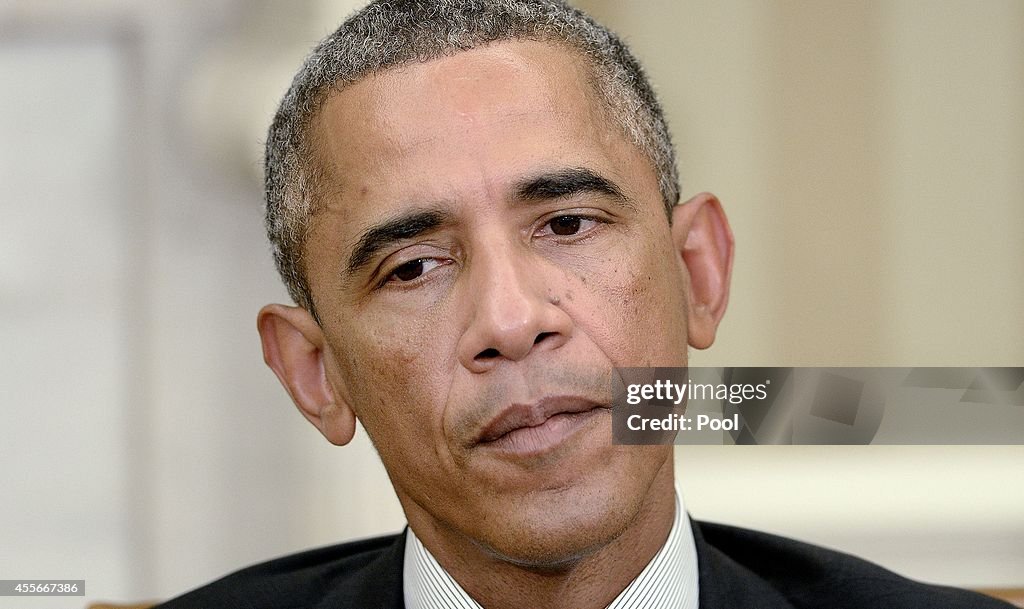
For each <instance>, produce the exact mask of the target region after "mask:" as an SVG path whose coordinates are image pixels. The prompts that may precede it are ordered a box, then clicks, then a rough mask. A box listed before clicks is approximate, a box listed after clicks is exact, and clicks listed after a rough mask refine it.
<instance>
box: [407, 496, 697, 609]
mask: <svg viewBox="0 0 1024 609" xmlns="http://www.w3.org/2000/svg"><path fill="white" fill-rule="evenodd" d="M402 575H403V577H402V581H403V584H402V586H403V594H404V596H405V606H406V609H482V608H481V607H480V605H479V604H478V603H477V602H476V601H475V600H473V598H472V597H470V596H469V594H467V593H466V591H465V590H463V589H462V586H460V585H459V584H458V582H456V581H455V579H454V578H452V576H451V575H449V574H448V572H447V571H445V570H444V568H443V567H441V565H440V564H438V562H437V560H436V559H435V558H434V556H433V555H432V554H431V553H430V551H429V550H427V548H426V547H424V546H423V543H422V542H420V540H419V539H418V538H417V537H416V535H415V534H414V533H413V532H412V529H411V528H410V529H408V531H407V532H406V543H405V564H404V568H403V574H402ZM698 581H699V579H698V575H697V547H696V545H695V544H694V541H693V531H692V530H691V529H690V519H689V518H688V517H687V516H686V510H685V509H683V500H682V497H681V495H680V494H679V489H678V488H677V489H676V514H675V519H674V520H673V522H672V529H671V530H670V531H669V534H668V539H666V540H665V544H664V545H663V546H662V547H661V549H660V550H658V552H657V554H655V555H654V558H652V559H651V561H650V562H649V563H647V566H645V567H644V569H643V571H641V572H640V575H637V576H636V579H634V580H633V581H632V582H630V584H629V585H628V586H626V589H625V590H623V591H622V592H621V593H620V594H619V595H618V596H617V597H615V600H613V601H612V602H611V604H610V605H608V608H607V609H641V608H642V609H698V607H697V599H698Z"/></svg>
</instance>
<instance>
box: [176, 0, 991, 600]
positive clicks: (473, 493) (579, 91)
mask: <svg viewBox="0 0 1024 609" xmlns="http://www.w3.org/2000/svg"><path fill="white" fill-rule="evenodd" d="M265 171H266V174H265V184H266V199H267V208H266V222H267V229H268V233H269V237H270V240H271V242H272V244H273V252H274V258H275V261H276V263H277V268H278V270H279V272H280V274H281V276H282V278H283V279H284V281H285V283H286V285H287V288H288V291H289V294H290V295H291V296H292V298H293V299H294V301H295V302H296V303H297V306H288V305H276V304H275V305H268V306H267V307H265V308H264V309H263V310H262V311H261V312H260V315H259V321H258V327H259V332H260V336H261V338H262V345H263V353H264V357H265V360H266V362H267V364H268V365H269V366H270V368H272V369H273V371H274V373H275V374H276V375H277V377H278V379H279V380H280V382H281V383H282V384H283V385H284V387H285V388H286V389H287V391H288V394H289V395H290V396H291V398H292V400H293V401H294V403H295V405H296V406H297V407H298V409H299V411H300V412H301V413H302V415H303V416H304V417H305V418H306V419H308V420H309V422H310V423H312V424H313V425H314V426H315V427H316V428H317V429H318V430H319V431H320V432H321V433H322V434H323V435H324V437H326V438H327V440H329V441H330V442H331V443H333V444H336V445H345V444H348V443H349V442H350V441H351V440H352V438H353V435H354V433H355V431H356V423H357V421H358V422H359V423H361V424H362V426H363V427H364V428H365V430H366V434H367V435H368V436H369V438H370V439H371V440H372V442H373V445H374V447H375V448H376V451H377V452H378V453H379V455H380V459H381V461H382V462H383V465H384V467H385V469H386V471H387V473H388V476H389V477H390V479H391V482H392V484H393V486H394V490H395V492H396V494H397V496H398V499H399V502H400V503H401V506H402V509H403V511H404V513H405V516H406V518H407V520H408V523H409V526H408V528H407V529H406V530H405V531H404V532H402V533H399V534H397V535H393V536H389V537H383V538H375V539H370V540H363V541H358V542H354V543H351V544H348V545H340V546H335V547H330V548H325V549H320V550H315V551H312V552H308V553H304V554H299V555H296V556H292V557H288V558H282V559H278V560H275V561H272V562H270V563H266V564H263V565H261V566H256V567H252V568H249V569H246V570H243V571H241V572H239V573H236V574H234V575H231V576H229V577H227V578H226V579H223V580H221V581H219V582H217V583H214V584H211V585H209V586H208V587H204V588H200V589H199V590H198V591H195V592H192V593H189V594H186V595H185V596H183V597H181V598H180V599H177V600H175V601H170V602H169V603H167V604H166V607H168V608H177V607H181V608H184V607H325V608H326V607H402V606H405V607H413V608H415V607H486V608H520V607H566V608H581V609H582V608H600V607H686V608H696V607H702V608H705V609H709V608H713V607H737V608H738V607H759V608H767V607H780V608H781V607H997V606H1003V605H1002V604H1001V603H1000V602H998V601H996V600H993V599H987V598H986V597H983V596H981V595H977V594H974V593H968V592H964V591H957V590H954V589H950V588H939V587H931V586H927V585H923V584H919V583H915V582H912V581H910V580H906V579H903V578H901V577H899V576H897V575H895V574H893V573H891V572H889V571H886V570H884V569H882V568H880V567H877V566H874V565H872V564H870V563H867V562H863V561H860V560H858V559H856V558H853V557H851V556H847V555H842V554H838V553H834V552H830V551H826V550H823V549H819V548H817V547H813V546H808V545H803V544H800V543H798V542H793V541H789V540H786V539H784V538H778V537H773V536H769V535H765V534H760V533H755V532H751V531H747V530H742V529H736V528H731V527H725V526H720V525H710V524H705V523H702V522H697V521H691V520H690V519H689V518H688V517H687V515H686V512H685V507H684V505H683V503H682V499H681V497H680V495H679V494H678V493H677V492H676V490H675V482H674V480H675V478H674V472H673V458H672V454H673V453H672V447H671V446H622V445H613V444H612V442H611V441H610V440H611V408H610V406H611V404H610V399H611V398H610V395H609V390H608V387H609V386H610V382H611V381H610V379H611V376H612V375H613V374H614V373H615V369H616V368H621V367H630V366H633V367H654V366H658V367H681V366H686V364H687V353H688V349H689V348H691V347H692V348H695V349H704V348H707V347H709V346H710V345H711V344H712V343H713V342H714V340H715V334H716V330H717V328H718V325H719V323H720V322H721V320H722V318H723V315H724V314H725V311H726V305H727V302H728V300H729V285H730V274H731V268H732V262H733V247H734V244H733V236H732V233H731V230H730V227H729V223H728V221H727V220H726V216H725V213H724V211H723V207H722V205H721V203H720V202H719V201H718V199H716V197H715V196H714V195H711V194H706V193H705V194H699V195H696V196H694V197H692V198H690V199H689V200H686V201H681V200H680V186H679V178H678V174H677V169H676V161H675V152H674V148H673V144H672V141H671V138H670V136H669V130H668V127H667V125H666V122H665V119H664V116H663V113H662V110H661V109H660V107H659V105H658V101H657V99H656V97H655V94H654V92H653V90H652V88H651V85H650V84H649V83H648V81H647V79H646V77H645V75H644V72H643V71H642V69H641V67H640V66H639V64H638V63H637V61H636V59H635V58H634V57H633V56H632V55H631V53H630V51H629V50H628V49H627V48H626V47H625V46H624V44H623V43H622V42H621V41H620V40H619V39H618V38H617V37H616V36H615V35H614V34H612V33H611V32H610V31H608V30H607V29H605V28H604V27H602V26H601V25H599V24H598V23H596V22H595V21H594V20H592V19H591V18H590V17H588V16H586V15H585V14H583V13H581V12H580V11H578V10H576V9H574V8H572V7H571V6H569V5H568V4H566V3H563V2H560V1H557V0H494V1H485V0H474V1H462V2H460V1H454V0H444V1H439V2H423V1H415V0H407V1H402V0H391V1H387V0H382V1H378V2H372V3H371V4H370V5H369V6H367V7H365V8H364V9H362V10H361V11H359V12H358V13H356V14H355V15H353V16H351V17H350V18H349V19H348V20H347V21H346V22H345V23H344V24H342V26H341V27H340V28H339V29H338V30H337V31H336V32H334V33H333V34H331V35H329V36H328V37H327V38H326V39H324V40H323V41H322V42H321V43H320V44H319V46H317V48H316V49H315V50H314V51H313V52H312V54H311V55H310V56H309V57H308V58H307V60H306V62H305V64H304V65H303V66H302V68H301V69H300V71H299V72H298V74H297V76H296V77H295V80H294V81H293V83H292V85H291V88H290V89H289V91H288V93H287V94H286V95H285V97H284V100H283V101H282V102H281V105H280V107H279V109H278V111H277V114H276V116H275V118H274V121H273V125H272V126H271V128H270V133H269V136H268V139H267V148H266V165H265Z"/></svg>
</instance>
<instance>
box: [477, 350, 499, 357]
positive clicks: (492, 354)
mask: <svg viewBox="0 0 1024 609" xmlns="http://www.w3.org/2000/svg"><path fill="white" fill-rule="evenodd" d="M498 355H500V353H498V350H497V349H484V350H483V351H481V352H480V353H479V354H477V356H476V358H477V359H494V358H496V357H498Z"/></svg>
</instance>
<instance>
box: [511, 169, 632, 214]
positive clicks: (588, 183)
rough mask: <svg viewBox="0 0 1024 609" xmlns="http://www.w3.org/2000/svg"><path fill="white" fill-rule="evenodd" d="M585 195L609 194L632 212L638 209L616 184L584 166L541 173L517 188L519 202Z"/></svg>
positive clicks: (524, 181) (521, 183)
mask: <svg viewBox="0 0 1024 609" xmlns="http://www.w3.org/2000/svg"><path fill="white" fill-rule="evenodd" d="M584 193H598V194H602V195H607V196H609V197H611V198H612V199H614V200H615V201H616V202H617V203H619V204H621V205H622V206H623V207H625V208H627V209H629V210H630V211H634V212H635V211H636V210H637V208H636V205H635V204H634V203H633V201H632V200H630V198H629V197H627V196H626V195H625V194H623V192H622V189H620V188H619V187H618V186H617V185H616V184H615V183H614V182H612V181H611V180H609V179H608V178H606V177H604V176H602V175H601V174H599V173H597V172H595V171H593V170H591V169H587V168H585V167H573V168H570V169H559V170H556V171H552V172H549V173H542V174H540V175H537V176H533V177H531V178H527V179H526V180H523V181H522V182H520V183H519V185H518V186H517V187H516V189H515V196H516V199H519V200H525V201H536V200H545V199H559V198H562V197H571V196H573V195H578V194H584Z"/></svg>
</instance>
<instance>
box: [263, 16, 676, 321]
mask: <svg viewBox="0 0 1024 609" xmlns="http://www.w3.org/2000/svg"><path fill="white" fill-rule="evenodd" d="M501 40H539V41H545V42H556V43H560V44H564V45H566V46H568V47H569V48H571V49H574V50H576V51H577V52H579V53H580V55H581V56H582V57H583V58H585V59H586V60H587V62H588V63H589V64H590V65H591V67H592V68H593V70H594V73H595V77H596V81H597V82H596V85H597V89H598V93H599V95H600V97H601V101H602V102H603V103H604V105H605V106H606V108H605V110H606V111H607V112H608V113H609V116H610V118H611V119H612V120H614V121H616V122H618V123H619V125H620V126H621V127H622V130H623V132H624V134H625V135H626V137H627V138H628V139H629V140H630V141H632V142H633V144H634V145H636V146H637V148H638V149H639V150H640V152H641V153H643V154H644V155H645V156H646V157H647V158H648V159H649V160H650V161H651V163H652V164H653V165H654V168H655V170H656V172H657V174H658V186H659V189H660V192H661V196H662V199H663V200H664V202H665V207H666V210H667V211H668V212H669V213H671V209H672V207H673V206H674V205H675V204H676V203H677V202H678V201H679V175H678V171H677V169H676V162H675V150H674V148H673V146H672V139H671V136H670V135H669V131H668V125H667V124H666V123H665V117H664V115H663V114H662V111H661V107H660V106H659V104H658V100H657V98H656V97H655V95H654V91H653V89H652V88H651V85H650V83H649V82H648V81H647V77H646V76H645V75H644V72H643V69H642V68H641V67H640V64H639V63H638V62H637V60H636V58H634V57H633V55H632V54H631V53H630V51H629V49H628V48H626V45H625V44H623V42H622V41H621V40H620V39H619V38H618V37H617V36H616V35H615V34H614V33H612V32H611V31H609V30H608V29H607V28H605V27H604V26H602V25H600V24H598V23H597V22H596V21H594V20H593V19H592V18H591V17H590V16H588V15H586V14H585V13H583V12H582V11H580V10H578V9H576V8H573V7H572V6H570V5H569V4H568V3H566V2H565V1H564V0H375V1H374V2H371V3H370V4H369V5H368V6H366V7H365V8H363V9H362V10H360V11H357V12H356V13H355V14H353V15H352V16H351V17H349V18H348V19H346V20H345V22H344V23H342V24H341V27H339V28H338V29H337V30H336V31H335V32H334V33H333V34H331V35H330V36H328V37H327V38H325V39H323V40H322V41H321V42H320V44H318V45H317V46H316V48H314V49H313V52H312V53H311V54H310V55H309V57H307V58H306V61H305V62H304V63H303V65H302V68H300V70H299V72H298V74H296V76H295V79H294V80H293V81H292V84H291V87H290V88H289V89H288V92H287V93H286V94H285V96H284V99H282V100H281V105H280V106H279V108H278V110H277V114H276V115H275V116H274V121H273V123H272V124H271V126H270V133H269V135H268V137H267V144H266V146H267V148H266V157H265V188H266V197H267V209H266V224H267V234H268V236H269V237H270V242H271V245H272V247H273V254H274V262H275V264H276V265H277V269H278V272H280V274H281V278H282V279H283V280H284V283H285V285H286V286H287V288H288V293H289V294H290V295H291V297H292V298H293V299H294V300H295V302H296V304H298V305H300V306H302V307H303V308H305V309H306V310H308V311H309V312H310V313H311V314H313V316H314V317H317V314H316V310H315V308H314V305H313V297H312V293H311V291H310V288H309V282H308V280H307V278H306V270H305V265H304V263H303V250H304V248H305V241H306V238H307V235H308V232H309V229H310V227H311V226H312V222H313V216H314V215H315V214H316V212H317V205H316V201H315V197H316V194H317V190H318V188H317V187H318V184H319V183H320V182H321V180H322V179H323V175H322V169H320V168H319V167H318V165H317V163H316V162H315V161H314V154H313V152H312V148H313V145H312V142H311V141H310V140H311V139H312V138H311V137H310V134H309V133H308V130H309V126H310V124H311V123H312V121H313V119H314V117H315V116H316V114H317V113H318V111H319V110H320V108H321V107H322V106H323V104H324V102H325V101H326V99H327V97H328V96H329V95H330V93H331V92H334V91H339V90H341V89H343V88H344V87H345V86H346V85H349V84H351V83H354V82H356V81H358V80H359V79H361V78H364V77H366V76H368V75H370V74H373V73H376V72H380V71H383V70H387V69H389V68H393V67H396V66H401V65H404V64H409V63H412V62H425V61H429V60H431V59H436V58H439V57H443V56H448V55H453V54H455V53H458V52H460V51H464V50H469V49H472V48H475V47H479V46H482V45H485V44H488V43H491V42H496V41H501Z"/></svg>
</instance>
